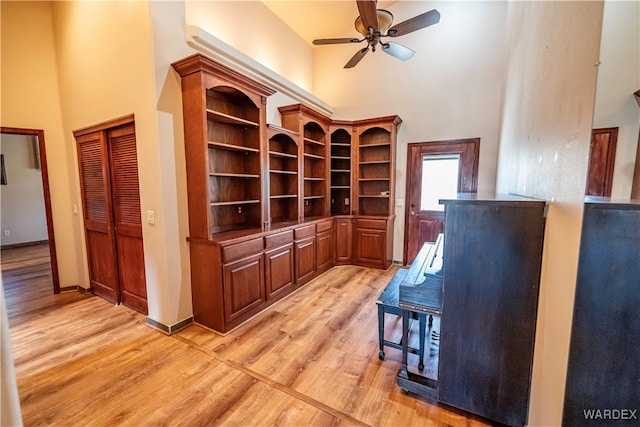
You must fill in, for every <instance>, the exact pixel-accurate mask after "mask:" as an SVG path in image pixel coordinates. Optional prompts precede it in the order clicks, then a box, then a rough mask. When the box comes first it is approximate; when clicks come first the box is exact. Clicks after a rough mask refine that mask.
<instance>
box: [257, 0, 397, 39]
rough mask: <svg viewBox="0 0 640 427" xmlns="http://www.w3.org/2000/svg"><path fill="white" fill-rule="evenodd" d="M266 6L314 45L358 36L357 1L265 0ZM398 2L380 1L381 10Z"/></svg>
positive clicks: (379, 7)
mask: <svg viewBox="0 0 640 427" xmlns="http://www.w3.org/2000/svg"><path fill="white" fill-rule="evenodd" d="M263 3H264V4H265V5H266V6H267V7H268V8H269V9H271V10H272V11H273V13H275V14H276V15H278V17H280V19H282V20H283V21H284V22H285V23H286V24H287V25H288V26H289V27H291V28H292V29H293V30H294V31H295V32H296V33H298V34H299V35H300V37H302V39H304V40H305V41H306V42H307V43H309V44H311V42H312V41H313V39H319V38H334V37H359V34H358V33H357V32H356V30H355V28H354V26H353V23H354V21H355V20H356V18H357V17H358V15H359V13H358V6H357V5H356V2H355V0H350V1H343V0H338V1H334V0H324V1H305V0H299V1H295V0H290V1H282V0H263ZM394 3H396V1H378V5H377V7H378V9H385V8H387V7H389V6H390V5H392V4H394Z"/></svg>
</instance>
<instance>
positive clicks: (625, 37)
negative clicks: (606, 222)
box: [593, 0, 640, 199]
mask: <svg viewBox="0 0 640 427" xmlns="http://www.w3.org/2000/svg"><path fill="white" fill-rule="evenodd" d="M639 89H640V2H637V1H610V0H607V1H605V2H604V16H603V18H602V40H601V44H600V66H599V67H598V85H597V90H596V102H595V110H594V113H593V127H594V128H608V127H617V128H619V129H618V145H617V150H616V163H615V168H614V172H613V187H612V189H611V197H613V198H621V199H628V198H629V197H630V195H631V182H632V179H633V167H634V164H635V158H636V146H637V145H638V129H639V128H640V108H639V106H638V103H637V102H636V100H635V98H634V96H633V93H634V92H635V91H637V90H639Z"/></svg>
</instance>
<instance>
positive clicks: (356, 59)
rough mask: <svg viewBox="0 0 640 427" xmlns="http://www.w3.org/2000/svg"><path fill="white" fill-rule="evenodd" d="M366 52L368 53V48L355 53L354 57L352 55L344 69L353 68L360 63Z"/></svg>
mask: <svg viewBox="0 0 640 427" xmlns="http://www.w3.org/2000/svg"><path fill="white" fill-rule="evenodd" d="M367 52H369V46H367V47H365V48H362V49H360V50H359V51H357V52H356V54H355V55H353V57H352V58H351V59H350V60H349V62H347V63H346V64H345V66H344V68H353V67H355V66H356V65H357V64H358V62H360V60H361V59H362V58H364V56H365V55H366V54H367Z"/></svg>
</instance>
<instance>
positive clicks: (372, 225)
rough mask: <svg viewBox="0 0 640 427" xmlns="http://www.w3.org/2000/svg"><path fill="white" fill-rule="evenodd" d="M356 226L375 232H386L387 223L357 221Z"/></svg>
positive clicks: (370, 220)
mask: <svg viewBox="0 0 640 427" xmlns="http://www.w3.org/2000/svg"><path fill="white" fill-rule="evenodd" d="M356 226H357V227H358V228H369V229H375V230H386V228H387V221H386V220H384V219H357V220H356Z"/></svg>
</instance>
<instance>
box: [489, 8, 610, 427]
mask: <svg viewBox="0 0 640 427" xmlns="http://www.w3.org/2000/svg"><path fill="white" fill-rule="evenodd" d="M601 19H602V3H601V2H589V1H587V2H510V3H509V14H508V35H507V45H508V50H507V52H508V54H507V57H506V66H505V70H506V74H505V92H504V101H503V105H504V107H503V115H502V133H501V137H500V157H499V162H498V181H497V188H498V191H500V192H513V193H517V194H521V195H525V196H530V197H536V198H540V199H543V200H547V201H548V202H549V211H548V214H547V220H546V230H545V242H544V252H543V261H542V272H541V281H540V298H539V306H538V321H537V329H536V342H535V354H534V366H533V380H532V390H531V399H530V407H529V425H532V426H552V425H553V426H555V425H561V420H562V407H563V402H564V386H565V379H566V372H567V358H568V351H569V338H570V331H571V320H572V314H573V299H574V293H575V285H576V275H577V265H578V250H579V244H580V232H581V224H582V208H583V199H584V189H585V184H586V176H587V163H588V156H589V143H590V140H591V118H592V114H593V102H594V95H595V84H596V66H595V64H596V62H597V60H598V46H599V44H600V25H601Z"/></svg>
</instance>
